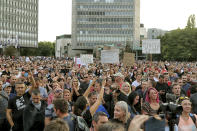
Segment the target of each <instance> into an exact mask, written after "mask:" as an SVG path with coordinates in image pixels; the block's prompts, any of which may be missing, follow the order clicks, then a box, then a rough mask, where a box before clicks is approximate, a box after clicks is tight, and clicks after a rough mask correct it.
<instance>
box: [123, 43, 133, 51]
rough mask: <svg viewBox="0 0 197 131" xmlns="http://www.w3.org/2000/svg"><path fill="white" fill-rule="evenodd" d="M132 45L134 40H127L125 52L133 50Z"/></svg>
mask: <svg viewBox="0 0 197 131" xmlns="http://www.w3.org/2000/svg"><path fill="white" fill-rule="evenodd" d="M131 45H132V41H130V40H127V41H126V46H125V52H132V49H133V47H131Z"/></svg>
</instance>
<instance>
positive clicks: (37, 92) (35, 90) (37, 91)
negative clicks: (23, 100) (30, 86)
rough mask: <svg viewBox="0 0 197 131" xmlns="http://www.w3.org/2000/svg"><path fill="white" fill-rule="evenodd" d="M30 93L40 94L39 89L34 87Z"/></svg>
mask: <svg viewBox="0 0 197 131" xmlns="http://www.w3.org/2000/svg"><path fill="white" fill-rule="evenodd" d="M32 94H34V95H36V96H37V95H40V90H39V89H34V90H33V91H32Z"/></svg>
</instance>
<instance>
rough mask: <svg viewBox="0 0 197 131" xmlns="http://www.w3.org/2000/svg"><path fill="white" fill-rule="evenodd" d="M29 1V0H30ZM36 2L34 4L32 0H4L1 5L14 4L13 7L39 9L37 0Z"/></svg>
mask: <svg viewBox="0 0 197 131" xmlns="http://www.w3.org/2000/svg"><path fill="white" fill-rule="evenodd" d="M28 1H29V0H28ZM34 1H35V2H34V3H33V4H32V3H30V2H22V1H21V2H17V1H13V0H12V1H9V0H8V1H4V2H3V1H2V2H1V5H3V7H5V6H12V7H15V8H16V7H17V8H22V9H26V10H32V11H33V10H34V11H37V10H38V6H37V3H36V2H37V0H34Z"/></svg>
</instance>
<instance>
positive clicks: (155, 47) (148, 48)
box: [142, 39, 161, 54]
mask: <svg viewBox="0 0 197 131" xmlns="http://www.w3.org/2000/svg"><path fill="white" fill-rule="evenodd" d="M142 53H143V54H161V49H160V39H148V40H142Z"/></svg>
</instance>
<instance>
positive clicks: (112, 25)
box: [77, 24, 132, 29]
mask: <svg viewBox="0 0 197 131" xmlns="http://www.w3.org/2000/svg"><path fill="white" fill-rule="evenodd" d="M77 28H119V29H127V28H132V25H131V24H129V25H118V24H99V25H98V24H78V25H77Z"/></svg>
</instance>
